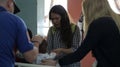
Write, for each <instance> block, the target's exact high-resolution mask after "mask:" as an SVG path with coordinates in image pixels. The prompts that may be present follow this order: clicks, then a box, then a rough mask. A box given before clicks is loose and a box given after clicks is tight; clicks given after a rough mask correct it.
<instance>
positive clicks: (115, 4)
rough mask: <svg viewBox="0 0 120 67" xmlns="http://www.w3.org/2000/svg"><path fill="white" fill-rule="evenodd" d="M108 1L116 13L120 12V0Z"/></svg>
mask: <svg viewBox="0 0 120 67" xmlns="http://www.w3.org/2000/svg"><path fill="white" fill-rule="evenodd" d="M108 2H109V4H110V7H111V8H112V10H113V11H114V12H115V13H117V14H120V0H108Z"/></svg>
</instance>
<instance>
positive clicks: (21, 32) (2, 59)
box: [0, 0, 37, 67]
mask: <svg viewBox="0 0 120 67" xmlns="http://www.w3.org/2000/svg"><path fill="white" fill-rule="evenodd" d="M13 12H14V1H13V0H0V31H1V32H0V67H14V63H15V57H14V56H15V55H14V54H15V52H14V48H17V49H18V50H19V51H20V52H21V53H23V55H24V57H25V59H26V60H27V61H28V62H31V63H32V62H33V61H34V60H35V58H36V55H37V48H36V47H34V46H33V44H32V43H31V42H30V41H29V40H30V39H29V37H28V35H27V27H26V25H25V23H24V21H23V20H22V19H21V18H20V17H18V16H16V15H14V14H13ZM30 54H31V55H30Z"/></svg>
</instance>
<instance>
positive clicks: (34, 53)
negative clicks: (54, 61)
mask: <svg viewBox="0 0 120 67" xmlns="http://www.w3.org/2000/svg"><path fill="white" fill-rule="evenodd" d="M23 55H24V57H25V59H26V60H27V61H28V62H30V63H32V62H33V61H34V60H35V59H36V57H37V55H38V49H37V48H36V47H34V48H33V50H30V51H27V52H25V53H24V54H23Z"/></svg>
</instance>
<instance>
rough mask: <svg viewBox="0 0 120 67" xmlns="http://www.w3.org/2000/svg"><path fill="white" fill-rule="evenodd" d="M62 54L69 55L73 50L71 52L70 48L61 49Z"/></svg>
mask: <svg viewBox="0 0 120 67" xmlns="http://www.w3.org/2000/svg"><path fill="white" fill-rule="evenodd" d="M62 52H63V53H65V54H69V53H72V52H73V50H72V48H68V49H66V48H63V49H62Z"/></svg>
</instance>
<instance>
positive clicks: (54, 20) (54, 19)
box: [51, 13, 61, 28]
mask: <svg viewBox="0 0 120 67" xmlns="http://www.w3.org/2000/svg"><path fill="white" fill-rule="evenodd" d="M51 21H52V24H53V25H54V26H55V27H56V28H60V22H61V16H60V15H59V14H57V13H51Z"/></svg>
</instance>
